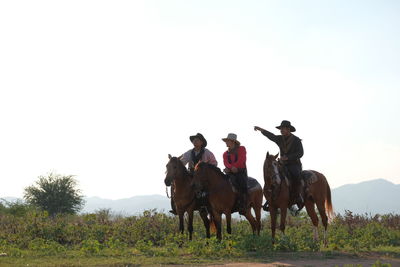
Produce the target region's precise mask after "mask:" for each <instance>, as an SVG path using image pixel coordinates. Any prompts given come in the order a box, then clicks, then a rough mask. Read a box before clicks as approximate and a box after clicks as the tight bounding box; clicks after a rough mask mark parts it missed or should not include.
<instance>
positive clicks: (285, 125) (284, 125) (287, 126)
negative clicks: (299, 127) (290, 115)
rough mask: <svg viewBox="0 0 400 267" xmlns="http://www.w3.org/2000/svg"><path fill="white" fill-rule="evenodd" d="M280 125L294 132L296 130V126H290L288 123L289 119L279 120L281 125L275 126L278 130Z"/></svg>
mask: <svg viewBox="0 0 400 267" xmlns="http://www.w3.org/2000/svg"><path fill="white" fill-rule="evenodd" d="M282 127H286V128H289V129H290V131H291V132H295V131H296V128H294V127H293V126H292V124H290V121H285V120H284V121H282V122H281V125H279V126H276V128H277V129H279V130H280V129H281V128H282Z"/></svg>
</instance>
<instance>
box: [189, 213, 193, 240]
mask: <svg viewBox="0 0 400 267" xmlns="http://www.w3.org/2000/svg"><path fill="white" fill-rule="evenodd" d="M188 215H189V219H188V231H189V240H192V234H193V210H191V211H189V212H188Z"/></svg>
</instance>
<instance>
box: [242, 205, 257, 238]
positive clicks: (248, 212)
mask: <svg viewBox="0 0 400 267" xmlns="http://www.w3.org/2000/svg"><path fill="white" fill-rule="evenodd" d="M244 216H245V217H246V219H247V220H248V221H249V223H250V225H251V229H252V230H253V235H255V234H256V231H257V222H256V220H255V219H254V217H253V215H252V214H251V209H247V210H246V214H245V215H244Z"/></svg>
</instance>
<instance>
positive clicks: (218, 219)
mask: <svg viewBox="0 0 400 267" xmlns="http://www.w3.org/2000/svg"><path fill="white" fill-rule="evenodd" d="M213 214H214V223H215V226H216V227H217V238H218V240H220V241H221V240H222V229H221V228H222V227H221V222H222V218H221V214H219V213H217V212H213Z"/></svg>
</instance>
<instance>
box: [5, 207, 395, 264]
mask: <svg viewBox="0 0 400 267" xmlns="http://www.w3.org/2000/svg"><path fill="white" fill-rule="evenodd" d="M194 228H195V232H194V237H193V241H188V239H187V235H180V234H178V233H177V232H178V220H177V218H175V217H173V216H169V215H166V214H163V213H159V212H157V211H155V210H150V211H146V212H144V213H143V214H141V215H139V216H131V217H118V216H112V215H110V213H109V211H107V210H101V211H98V212H96V213H94V214H85V215H60V216H56V217H49V216H48V215H47V214H46V212H43V211H39V210H35V209H33V208H29V207H25V206H23V205H21V206H19V207H18V206H13V207H2V209H0V253H1V255H2V256H0V266H137V265H160V264H162V265H164V264H175V265H199V264H200V265H201V264H211V263H217V264H222V263H229V262H263V263H266V262H273V261H277V260H280V259H293V260H296V259H299V260H301V259H315V260H324V259H335V258H340V259H354V258H359V259H362V258H373V259H380V260H381V262H383V263H384V262H385V260H386V261H387V260H396V262H397V260H399V262H400V215H395V214H386V215H382V216H374V217H372V216H368V215H353V214H352V213H351V212H347V213H346V214H345V215H343V216H337V217H336V218H335V219H334V220H333V221H332V223H331V224H330V226H329V235H328V242H329V245H328V247H326V248H325V247H323V245H322V243H321V242H315V241H314V240H313V239H312V227H311V223H310V220H309V218H308V217H307V216H306V215H305V214H301V215H300V216H298V217H289V218H288V228H287V231H286V235H282V234H278V237H277V240H276V243H275V244H274V245H272V242H271V235H270V230H269V220H268V218H266V219H264V220H263V230H262V234H261V235H260V236H253V235H252V233H251V232H250V226H249V225H248V223H247V221H242V220H234V221H233V234H232V235H227V234H225V235H224V238H223V241H222V242H218V241H217V240H216V239H215V237H213V238H211V239H206V238H205V231H204V227H203V226H202V222H201V220H200V218H199V217H198V216H197V215H196V217H195V223H194ZM320 230H321V236H322V229H320ZM388 262H389V261H388ZM392 262H393V261H392ZM377 264H379V266H390V265H385V264H380V263H377ZM399 265H400V264H399ZM349 266H351V265H349ZM376 266H378V265H376ZM393 266H395V265H393Z"/></svg>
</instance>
